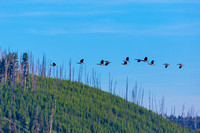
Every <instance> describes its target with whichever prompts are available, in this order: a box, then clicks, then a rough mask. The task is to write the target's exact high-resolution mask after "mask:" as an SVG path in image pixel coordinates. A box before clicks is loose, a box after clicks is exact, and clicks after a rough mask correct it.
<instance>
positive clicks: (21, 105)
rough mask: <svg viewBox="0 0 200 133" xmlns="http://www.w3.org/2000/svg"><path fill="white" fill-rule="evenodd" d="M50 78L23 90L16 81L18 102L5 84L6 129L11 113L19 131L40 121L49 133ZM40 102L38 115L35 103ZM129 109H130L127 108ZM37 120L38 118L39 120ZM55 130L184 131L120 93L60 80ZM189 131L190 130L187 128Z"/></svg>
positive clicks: (3, 112) (1, 105)
mask: <svg viewBox="0 0 200 133" xmlns="http://www.w3.org/2000/svg"><path fill="white" fill-rule="evenodd" d="M47 82H49V79H47V78H45V79H44V78H41V77H38V82H37V90H36V91H33V90H32V89H31V87H30V88H27V89H26V90H25V91H24V94H23V91H22V89H21V88H22V87H21V85H20V84H17V87H16V91H15V101H14V102H13V101H12V100H11V99H12V96H13V94H12V88H11V87H9V86H3V88H2V91H1V103H0V111H1V116H2V118H3V119H2V120H1V121H2V126H3V128H2V129H3V130H4V131H8V130H9V127H8V125H9V120H6V119H7V118H10V116H9V112H11V114H12V115H11V116H12V117H11V119H12V121H13V120H16V123H17V128H18V127H21V128H20V129H18V131H31V132H33V131H34V130H35V127H34V125H35V123H36V121H37V123H39V130H40V131H41V132H49V118H50V114H51V106H52V97H53V87H54V80H53V79H51V82H50V83H51V85H50V87H49V88H47ZM37 105H38V109H39V112H38V118H36V116H35V114H36V111H35V110H36V106H37ZM126 108H127V109H126ZM36 119H37V120H36ZM53 131H54V132H81V131H82V132H87V133H89V132H131V133H133V132H134V133H136V132H141V133H145V132H160V133H164V132H165V133H166V132H169V133H173V132H174V133H178V132H180V133H182V132H184V131H183V128H180V127H179V126H178V125H176V124H173V123H171V122H170V121H168V120H166V119H164V118H162V117H161V116H159V115H157V114H155V113H153V112H151V111H148V110H146V109H144V108H142V107H139V106H137V105H135V104H133V103H130V102H128V103H127V104H126V101H125V100H124V99H122V98H120V97H118V96H113V95H111V94H109V93H107V92H103V91H101V90H99V89H96V88H92V87H89V86H86V85H83V84H81V83H77V82H70V81H62V83H61V84H60V80H57V91H56V111H54V119H53ZM185 132H188V131H185Z"/></svg>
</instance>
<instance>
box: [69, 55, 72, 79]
mask: <svg viewBox="0 0 200 133" xmlns="http://www.w3.org/2000/svg"><path fill="white" fill-rule="evenodd" d="M69 80H70V81H72V61H71V59H70V60H69Z"/></svg>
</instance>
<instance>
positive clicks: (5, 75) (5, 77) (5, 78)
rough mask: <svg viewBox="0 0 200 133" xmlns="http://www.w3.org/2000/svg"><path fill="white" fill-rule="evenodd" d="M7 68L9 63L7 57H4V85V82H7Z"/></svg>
mask: <svg viewBox="0 0 200 133" xmlns="http://www.w3.org/2000/svg"><path fill="white" fill-rule="evenodd" d="M8 66H9V62H7V57H5V74H4V84H6V80H7V73H8Z"/></svg>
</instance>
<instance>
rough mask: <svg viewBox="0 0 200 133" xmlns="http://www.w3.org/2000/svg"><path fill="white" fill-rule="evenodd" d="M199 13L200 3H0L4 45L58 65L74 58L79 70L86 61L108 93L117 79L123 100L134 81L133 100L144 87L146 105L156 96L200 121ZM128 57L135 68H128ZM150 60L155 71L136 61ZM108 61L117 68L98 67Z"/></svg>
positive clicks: (191, 0) (36, 0) (192, 0)
mask: <svg viewBox="0 0 200 133" xmlns="http://www.w3.org/2000/svg"><path fill="white" fill-rule="evenodd" d="M199 9H200V1H199V0H100V1H94V0H70V1H69V0H20V1H19V0H12V1H8V0H0V46H1V48H2V49H7V50H8V49H10V51H18V52H20V53H22V52H26V51H30V52H32V53H33V55H34V56H35V58H41V60H42V55H43V54H44V53H45V54H46V56H47V61H48V62H50V61H51V62H52V61H55V62H56V63H57V64H58V65H61V64H63V63H64V64H66V66H67V63H68V62H69V59H70V58H71V59H72V63H73V65H74V67H76V70H78V66H77V65H76V62H77V61H79V60H80V59H81V58H84V59H85V66H86V67H87V71H88V72H90V73H91V70H92V68H94V69H95V70H96V71H97V73H99V74H101V78H102V88H103V89H104V90H108V73H109V72H110V73H111V75H112V77H113V79H114V80H115V79H116V80H117V82H118V83H117V90H116V92H117V93H118V94H119V95H120V96H122V97H124V96H125V81H126V77H127V76H128V78H129V93H130V94H129V99H131V91H130V90H131V89H132V88H133V87H134V85H135V82H136V81H137V82H138V84H142V85H143V88H144V89H145V103H148V100H147V99H148V94H149V91H150V92H151V93H152V94H153V95H154V96H155V97H156V99H157V100H158V102H159V99H161V97H162V96H164V97H165V102H166V103H165V105H166V109H167V110H168V112H170V110H171V106H176V111H177V113H178V114H180V113H181V108H182V106H183V104H185V106H186V108H187V109H188V108H190V107H191V106H194V107H195V109H196V112H197V113H198V114H199V115H200V59H199V56H200V44H199V43H200V10H199ZM127 56H129V57H130V60H131V62H130V64H129V65H128V66H122V65H121V63H122V60H123V59H125V58H126V57H127ZM145 56H147V57H148V58H149V60H155V66H148V65H147V64H146V63H137V62H136V61H135V60H134V59H135V58H144V57H145ZM101 59H105V60H109V61H111V62H112V63H111V64H110V66H108V67H107V68H106V67H100V66H97V65H96V64H97V63H98V62H99V61H100V60H101ZM166 62H167V63H169V64H171V65H170V66H169V68H168V69H165V68H164V67H163V65H162V64H164V63H166ZM178 63H183V64H184V65H185V66H184V67H183V69H181V70H179V69H178V66H177V65H176V64H178ZM76 73H77V72H76ZM158 102H157V103H158ZM145 106H148V104H145Z"/></svg>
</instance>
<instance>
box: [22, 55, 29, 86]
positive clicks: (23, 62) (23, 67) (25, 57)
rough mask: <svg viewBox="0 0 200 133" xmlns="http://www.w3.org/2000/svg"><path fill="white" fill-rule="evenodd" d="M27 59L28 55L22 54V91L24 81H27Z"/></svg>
mask: <svg viewBox="0 0 200 133" xmlns="http://www.w3.org/2000/svg"><path fill="white" fill-rule="evenodd" d="M28 62H29V58H28V53H24V54H23V57H22V63H21V64H22V69H23V78H24V89H25V88H26V81H27V76H28V73H29V63H28Z"/></svg>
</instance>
